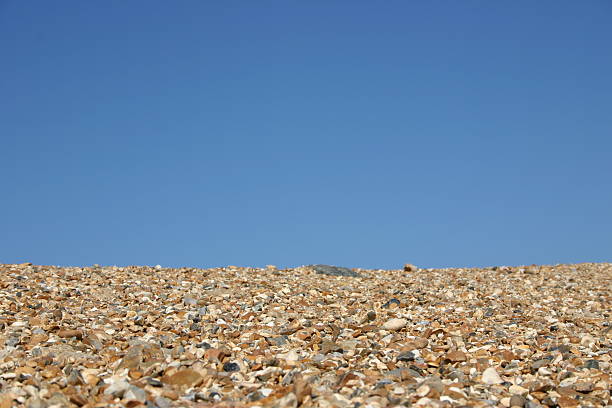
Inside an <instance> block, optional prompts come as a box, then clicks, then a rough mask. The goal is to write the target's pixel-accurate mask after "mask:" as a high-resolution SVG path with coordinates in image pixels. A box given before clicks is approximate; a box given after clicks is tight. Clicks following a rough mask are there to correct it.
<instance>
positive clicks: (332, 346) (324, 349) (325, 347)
mask: <svg viewBox="0 0 612 408" xmlns="http://www.w3.org/2000/svg"><path fill="white" fill-rule="evenodd" d="M341 350H342V347H341V346H340V345H339V344H338V343H336V342H333V341H329V340H325V341H323V343H322V344H321V353H323V354H327V353H331V352H333V351H341Z"/></svg>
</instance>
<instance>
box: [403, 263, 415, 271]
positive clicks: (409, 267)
mask: <svg viewBox="0 0 612 408" xmlns="http://www.w3.org/2000/svg"><path fill="white" fill-rule="evenodd" d="M418 270H419V268H417V267H416V266H414V265H413V264H405V265H404V272H416V271H418Z"/></svg>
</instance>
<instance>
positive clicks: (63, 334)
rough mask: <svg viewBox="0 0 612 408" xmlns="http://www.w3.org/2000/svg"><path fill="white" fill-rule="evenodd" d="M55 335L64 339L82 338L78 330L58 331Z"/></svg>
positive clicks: (81, 333)
mask: <svg viewBox="0 0 612 408" xmlns="http://www.w3.org/2000/svg"><path fill="white" fill-rule="evenodd" d="M57 335H58V336H59V337H61V338H64V339H66V338H71V337H76V338H77V339H80V338H82V337H83V332H82V331H80V330H72V329H64V330H60V331H58V332H57Z"/></svg>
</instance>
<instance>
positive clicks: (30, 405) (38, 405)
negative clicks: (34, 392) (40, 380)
mask: <svg viewBox="0 0 612 408" xmlns="http://www.w3.org/2000/svg"><path fill="white" fill-rule="evenodd" d="M25 406H26V408H47V403H46V402H45V401H43V400H41V399H40V398H37V397H32V398H30V399H28V400H27V402H26V404H25Z"/></svg>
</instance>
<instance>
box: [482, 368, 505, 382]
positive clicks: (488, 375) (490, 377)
mask: <svg viewBox="0 0 612 408" xmlns="http://www.w3.org/2000/svg"><path fill="white" fill-rule="evenodd" d="M482 382H484V383H485V384H501V383H503V382H504V380H503V379H502V378H501V377H500V376H499V374H498V373H497V371H496V370H495V368H494V367H489V368H487V369H486V370H484V371H483V373H482Z"/></svg>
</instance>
